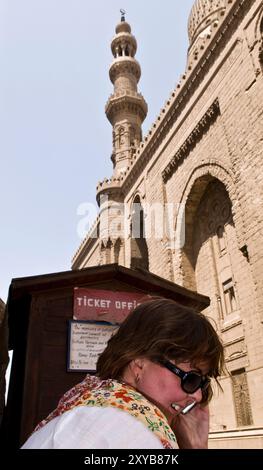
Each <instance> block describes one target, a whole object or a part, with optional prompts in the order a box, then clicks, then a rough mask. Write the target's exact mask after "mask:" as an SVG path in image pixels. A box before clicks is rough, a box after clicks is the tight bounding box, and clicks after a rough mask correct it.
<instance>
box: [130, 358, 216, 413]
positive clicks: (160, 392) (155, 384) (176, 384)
mask: <svg viewBox="0 0 263 470" xmlns="http://www.w3.org/2000/svg"><path fill="white" fill-rule="evenodd" d="M173 363H174V361H173ZM175 365H176V366H177V367H179V368H180V369H182V370H183V371H184V372H189V371H190V370H192V371H196V372H198V373H200V374H202V375H206V374H207V372H208V367H207V365H206V364H205V362H203V363H201V362H200V363H198V364H195V366H193V365H192V364H191V363H190V362H181V363H176V364H175ZM136 388H137V390H139V391H140V392H141V393H142V394H143V395H145V396H147V397H148V398H149V399H150V400H151V401H152V402H154V403H155V404H156V405H157V406H158V407H159V408H160V409H161V410H162V411H163V413H164V414H165V415H166V417H167V418H168V419H172V418H173V417H174V416H176V415H177V414H178V412H180V410H182V409H183V408H184V407H185V406H187V405H188V404H189V403H191V402H192V401H196V402H198V403H199V402H201V400H202V391H201V389H200V388H199V389H198V390H197V391H196V392H194V393H192V394H189V393H186V392H185V391H184V390H183V389H182V387H181V379H180V377H178V376H177V375H175V374H174V373H173V372H171V371H170V370H168V369H167V368H166V367H164V366H162V365H159V364H156V363H154V362H152V361H150V360H148V359H145V358H143V359H142V360H141V368H140V372H139V381H138V383H137V385H136ZM172 403H173V404H176V405H177V410H175V409H174V408H173V407H172V406H171V405H172Z"/></svg>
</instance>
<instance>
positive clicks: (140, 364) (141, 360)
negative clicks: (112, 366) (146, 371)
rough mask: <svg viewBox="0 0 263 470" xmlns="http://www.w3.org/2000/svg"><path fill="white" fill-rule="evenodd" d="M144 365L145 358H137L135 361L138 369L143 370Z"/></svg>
mask: <svg viewBox="0 0 263 470" xmlns="http://www.w3.org/2000/svg"><path fill="white" fill-rule="evenodd" d="M144 364H145V360H144V358H143V357H137V358H136V359H134V365H135V367H137V368H138V369H143V367H144Z"/></svg>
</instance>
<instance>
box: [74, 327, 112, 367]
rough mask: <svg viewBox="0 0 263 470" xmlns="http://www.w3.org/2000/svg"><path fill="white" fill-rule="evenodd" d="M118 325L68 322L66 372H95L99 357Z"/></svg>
mask: <svg viewBox="0 0 263 470" xmlns="http://www.w3.org/2000/svg"><path fill="white" fill-rule="evenodd" d="M118 328H119V327H118V325H112V324H110V323H105V322H90V321H76V320H71V321H70V322H69V339H68V363H67V370H68V371H75V372H95V371H96V364H97V360H98V357H99V355H100V354H101V353H102V352H103V351H104V349H105V348H106V346H107V343H108V341H109V339H110V338H111V337H112V336H113V335H114V334H115V333H116V332H117V330H118Z"/></svg>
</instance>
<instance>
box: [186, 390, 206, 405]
mask: <svg viewBox="0 0 263 470" xmlns="http://www.w3.org/2000/svg"><path fill="white" fill-rule="evenodd" d="M189 396H190V397H193V398H194V400H195V401H196V402H197V403H200V402H201V401H202V398H203V395H202V390H201V388H198V389H197V390H196V392H194V393H191V394H190V393H189Z"/></svg>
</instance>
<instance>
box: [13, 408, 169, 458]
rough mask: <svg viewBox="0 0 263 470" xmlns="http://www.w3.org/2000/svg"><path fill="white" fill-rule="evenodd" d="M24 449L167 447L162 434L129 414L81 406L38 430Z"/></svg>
mask: <svg viewBox="0 0 263 470" xmlns="http://www.w3.org/2000/svg"><path fill="white" fill-rule="evenodd" d="M22 449H163V446H162V444H161V441H160V440H159V439H158V437H157V436H156V435H155V434H154V433H153V432H152V431H150V430H149V429H147V427H146V426H145V425H144V424H143V423H141V422H140V421H139V420H138V419H136V418H134V417H133V416H131V415H130V414H129V413H127V412H124V411H122V410H119V409H117V408H113V407H106V408H105V407H87V406H79V407H76V408H73V409H72V410H69V411H67V412H65V413H63V414H62V415H61V416H57V417H56V418H54V419H52V420H51V421H49V423H47V424H46V425H45V426H43V428H40V429H39V430H38V431H36V432H34V433H33V434H32V435H31V436H30V437H29V439H28V440H27V441H26V443H25V444H24V445H23V446H22Z"/></svg>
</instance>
